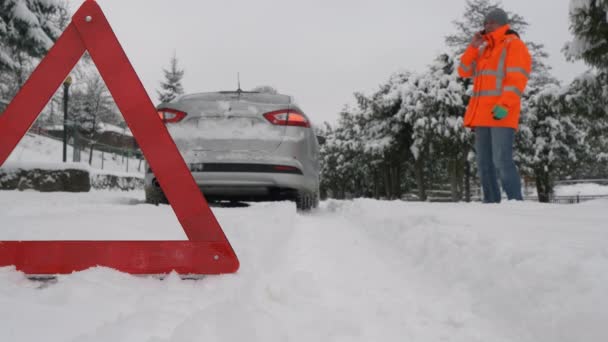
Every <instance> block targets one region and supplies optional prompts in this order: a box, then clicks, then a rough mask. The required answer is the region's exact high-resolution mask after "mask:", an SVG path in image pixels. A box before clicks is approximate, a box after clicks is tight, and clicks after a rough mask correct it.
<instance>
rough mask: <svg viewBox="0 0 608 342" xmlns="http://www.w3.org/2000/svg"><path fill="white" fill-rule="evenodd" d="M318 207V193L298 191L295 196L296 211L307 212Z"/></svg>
mask: <svg viewBox="0 0 608 342" xmlns="http://www.w3.org/2000/svg"><path fill="white" fill-rule="evenodd" d="M318 206H319V193H318V192H309V191H298V194H297V196H296V208H297V209H298V211H302V212H308V211H311V210H312V209H315V208H317V207H318Z"/></svg>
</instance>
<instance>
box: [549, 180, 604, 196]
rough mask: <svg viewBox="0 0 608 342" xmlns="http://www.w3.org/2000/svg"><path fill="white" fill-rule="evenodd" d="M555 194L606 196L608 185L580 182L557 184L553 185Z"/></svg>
mask: <svg viewBox="0 0 608 342" xmlns="http://www.w3.org/2000/svg"><path fill="white" fill-rule="evenodd" d="M555 195H556V196H577V195H580V196H603V195H606V196H608V185H600V184H593V183H581V184H572V185H558V186H556V187H555Z"/></svg>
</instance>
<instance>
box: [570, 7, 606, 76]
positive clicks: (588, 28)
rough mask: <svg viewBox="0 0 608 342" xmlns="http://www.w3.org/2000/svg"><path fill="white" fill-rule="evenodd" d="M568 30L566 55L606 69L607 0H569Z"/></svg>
mask: <svg viewBox="0 0 608 342" xmlns="http://www.w3.org/2000/svg"><path fill="white" fill-rule="evenodd" d="M570 30H571V31H572V33H573V34H574V39H573V40H572V41H571V42H568V43H567V44H566V46H565V48H564V52H565V54H566V57H568V58H569V59H571V60H577V59H582V60H583V61H585V63H587V64H589V65H591V66H593V67H596V68H598V69H601V70H608V0H570Z"/></svg>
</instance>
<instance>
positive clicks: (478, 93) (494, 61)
mask: <svg viewBox="0 0 608 342" xmlns="http://www.w3.org/2000/svg"><path fill="white" fill-rule="evenodd" d="M484 40H485V41H486V44H485V45H484V46H482V47H481V48H479V49H477V48H475V47H473V46H470V45H469V47H468V48H467V50H466V51H465V52H464V54H463V55H462V58H461V59H460V66H459V68H458V73H459V74H460V76H461V77H465V78H470V77H472V78H473V94H472V97H471V101H470V102H469V106H468V107H467V112H466V114H465V116H464V125H465V126H466V127H511V128H514V129H517V127H518V125H519V114H520V111H521V97H522V95H523V93H524V90H525V89H526V84H527V83H528V78H529V77H530V71H531V69H532V58H531V57H530V53H529V52H528V48H527V47H526V44H524V42H522V41H521V40H520V39H519V36H518V35H517V33H516V32H515V31H512V30H511V29H510V28H509V25H505V26H502V27H501V28H499V29H498V30H496V31H494V32H492V33H490V34H487V35H484ZM495 105H499V106H503V107H505V108H506V109H507V110H508V115H507V117H505V118H504V119H502V120H494V117H493V115H492V108H494V106H495Z"/></svg>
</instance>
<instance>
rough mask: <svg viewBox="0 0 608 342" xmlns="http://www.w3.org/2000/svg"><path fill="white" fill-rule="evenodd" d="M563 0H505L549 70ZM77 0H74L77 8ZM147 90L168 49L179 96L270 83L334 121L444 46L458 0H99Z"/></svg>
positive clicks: (571, 71)
mask: <svg viewBox="0 0 608 342" xmlns="http://www.w3.org/2000/svg"><path fill="white" fill-rule="evenodd" d="M569 2H570V1H569V0H510V1H509V0H506V1H503V5H504V8H505V9H507V10H509V11H512V12H515V13H518V14H520V15H522V16H523V17H524V18H525V19H526V20H528V22H529V23H530V28H529V30H528V32H527V33H526V35H525V36H524V37H523V38H524V39H525V40H532V41H536V42H539V43H544V44H545V45H546V50H547V51H548V52H549V53H550V55H551V56H550V60H549V61H550V64H551V65H552V66H553V68H554V70H553V71H554V74H555V76H556V77H557V78H558V79H560V80H562V81H564V82H568V81H570V80H572V78H573V77H575V76H576V75H578V74H580V73H581V72H582V71H584V70H585V69H586V68H585V66H584V65H583V64H582V63H574V64H573V63H569V62H567V61H566V60H565V58H564V57H563V54H562V53H561V48H562V46H563V45H564V43H565V42H566V41H568V40H570V38H571V35H570V33H569V31H568V25H569V21H568V4H569ZM81 3H82V0H72V1H71V6H72V7H73V10H76V9H77V8H78V6H79V5H80V4H81ZM98 3H99V4H100V5H101V7H102V9H103V11H104V12H105V13H106V16H107V17H108V20H109V21H110V25H112V27H113V28H114V31H115V33H116V34H117V36H118V39H119V41H120V42H121V44H122V45H123V47H124V49H125V51H126V53H127V55H128V56H129V58H130V60H131V62H132V63H133V66H134V68H135V70H136V71H137V73H138V74H139V76H140V78H141V79H142V82H143V83H144V86H145V87H146V90H147V91H148V93H149V94H150V96H151V97H152V100H153V101H154V103H157V102H158V101H157V96H156V89H157V88H158V86H159V82H160V81H161V80H162V78H163V75H162V68H163V67H168V65H169V61H170V58H171V56H172V54H173V53H174V51H175V53H176V54H177V57H178V59H179V64H180V65H181V67H182V68H184V69H185V76H184V79H183V85H184V88H185V90H186V92H187V93H193V92H202V91H217V90H235V89H236V88H237V76H236V75H237V72H240V74H241V86H242V88H243V89H251V88H253V87H255V86H257V85H271V86H273V87H275V88H277V89H278V90H279V91H280V92H281V93H285V94H289V95H292V96H294V97H295V98H296V100H297V102H298V103H299V104H300V106H301V107H302V108H303V110H304V111H305V112H306V113H307V114H308V115H309V116H310V117H311V118H312V120H313V121H315V122H316V123H317V124H320V123H321V122H323V121H329V122H332V123H333V122H335V120H336V118H337V115H338V112H339V111H340V110H341V109H342V108H343V106H344V105H345V104H347V103H352V101H353V97H352V93H353V92H355V91H362V92H366V93H369V92H371V91H374V90H375V89H376V88H377V87H378V85H379V84H381V83H382V82H384V81H386V80H387V79H388V77H389V76H390V75H391V74H392V73H393V72H395V71H398V70H402V69H408V70H413V71H421V70H423V69H424V68H425V66H426V65H428V64H429V63H430V62H431V61H432V59H433V58H434V57H435V56H436V55H437V54H439V53H441V52H443V51H445V50H446V46H445V43H444V37H445V35H447V34H449V33H451V32H452V30H453V29H454V25H453V24H452V21H453V20H455V19H458V18H460V17H462V15H463V13H464V7H465V0H415V1H414V0H375V1H371V0H366V1H360V0H297V1H296V0H255V1H246V0H217V1H198V0H173V1H169V0H162V1H161V0H129V1H124V0H99V1H98Z"/></svg>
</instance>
